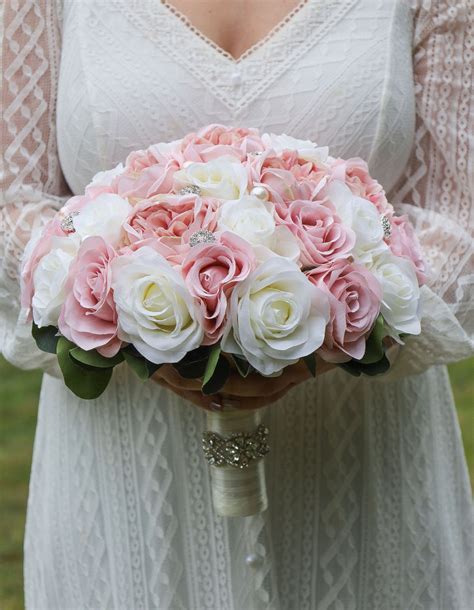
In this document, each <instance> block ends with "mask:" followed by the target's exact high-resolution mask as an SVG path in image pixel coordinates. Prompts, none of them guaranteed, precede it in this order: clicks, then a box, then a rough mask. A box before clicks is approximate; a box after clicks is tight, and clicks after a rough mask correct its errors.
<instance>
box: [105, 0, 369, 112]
mask: <svg viewBox="0 0 474 610" xmlns="http://www.w3.org/2000/svg"><path fill="white" fill-rule="evenodd" d="M359 1H360V0H307V1H306V2H304V3H303V2H300V3H299V4H298V5H297V6H296V7H295V9H293V10H292V11H291V12H290V13H289V15H288V16H287V17H285V18H284V19H283V20H282V21H281V22H280V23H279V24H277V25H276V26H275V27H274V28H273V29H272V30H271V31H270V32H269V33H268V34H267V35H266V36H265V37H264V38H263V39H262V40H260V41H259V42H257V43H256V44H254V45H252V47H251V48H250V49H248V50H247V51H246V52H245V53H244V54H243V55H241V56H240V58H238V59H237V60H236V59H235V58H233V57H232V55H230V54H229V53H227V52H226V51H223V50H222V49H221V48H220V47H219V46H218V45H216V44H215V43H214V42H212V40H210V39H206V37H203V36H201V34H200V33H199V31H197V30H196V29H195V28H194V30H192V29H190V27H189V26H188V25H187V24H186V23H185V19H186V18H185V16H183V17H184V19H183V18H181V17H180V16H179V14H178V13H177V12H173V9H174V7H171V8H169V6H168V5H166V4H165V3H164V2H162V1H161V0H110V2H111V3H113V4H114V5H116V6H117V8H118V9H119V10H120V11H121V12H123V14H124V15H125V16H126V17H127V19H128V20H129V21H130V22H132V23H133V24H134V25H135V26H136V28H137V31H138V32H139V35H140V36H145V37H146V38H148V39H149V40H151V41H152V43H153V44H154V45H156V47H157V48H159V49H161V50H162V52H163V53H164V54H165V56H166V58H167V59H169V60H173V61H175V62H176V65H177V66H179V69H180V70H184V71H185V72H186V73H187V74H188V76H186V77H184V76H183V78H190V76H189V75H192V76H193V77H194V78H195V79H197V80H198V81H199V83H200V87H201V88H202V89H206V90H208V91H210V92H212V93H213V95H215V97H216V98H217V99H219V100H220V101H221V102H222V103H223V104H225V106H226V107H227V108H228V109H229V111H230V113H232V116H235V117H236V116H237V115H238V114H239V113H241V112H243V111H244V109H245V108H246V107H247V106H248V105H249V104H250V103H251V102H252V101H253V100H254V99H256V98H258V97H259V96H260V95H262V94H263V93H264V91H265V89H266V88H267V87H269V86H271V85H272V83H275V82H276V81H277V79H278V77H279V76H280V75H281V74H283V73H284V72H285V71H287V70H288V69H289V68H290V67H291V66H292V65H293V64H294V62H295V61H296V60H297V58H298V57H301V56H302V55H304V54H305V53H308V52H309V50H310V49H311V48H313V47H314V46H315V45H317V44H319V41H320V40H321V39H322V38H323V37H324V36H325V35H326V34H327V32H328V31H329V30H331V29H332V28H333V27H334V26H335V24H336V23H338V21H339V20H340V19H342V18H343V16H344V15H345V14H346V13H347V12H348V11H349V10H350V9H351V7H353V6H354V5H355V4H356V3H357V2H359ZM192 27H193V26H191V28H192Z"/></svg>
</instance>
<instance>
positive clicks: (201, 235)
mask: <svg viewBox="0 0 474 610" xmlns="http://www.w3.org/2000/svg"><path fill="white" fill-rule="evenodd" d="M215 241H216V237H215V235H214V233H211V232H210V231H206V230H205V229H200V230H199V231H196V232H195V233H193V234H192V235H191V237H190V238H189V245H190V246H191V248H193V247H194V246H197V245H199V244H213V243H214V242H215Z"/></svg>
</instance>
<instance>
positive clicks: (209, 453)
mask: <svg viewBox="0 0 474 610" xmlns="http://www.w3.org/2000/svg"><path fill="white" fill-rule="evenodd" d="M202 448H203V451H204V455H205V456H206V459H207V461H208V462H209V464H210V465H211V466H225V465H226V464H227V465H228V466H233V467H234V468H248V466H249V465H250V464H251V462H253V461H255V460H258V459H260V458H262V457H264V456H265V455H266V454H267V453H268V452H269V451H270V447H269V445H268V428H267V427H266V426H264V425H263V424H260V425H259V426H258V427H257V429H256V430H255V432H234V433H233V434H230V435H229V436H227V437H226V436H221V435H220V434H217V433H215V432H204V434H203V436H202Z"/></svg>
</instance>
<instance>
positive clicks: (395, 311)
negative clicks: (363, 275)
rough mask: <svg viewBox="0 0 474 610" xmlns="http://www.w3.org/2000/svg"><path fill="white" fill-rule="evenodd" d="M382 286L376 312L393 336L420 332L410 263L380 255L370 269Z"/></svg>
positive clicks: (415, 283)
mask: <svg viewBox="0 0 474 610" xmlns="http://www.w3.org/2000/svg"><path fill="white" fill-rule="evenodd" d="M371 271H372V273H373V274H374V276H375V277H376V278H377V280H378V281H379V283H380V285H381V286H382V292H383V296H382V305H381V308H380V313H381V314H382V315H383V317H384V319H385V321H386V322H387V324H388V325H389V326H390V327H391V328H392V329H394V330H395V331H396V332H397V333H408V334H410V335H418V334H419V333H420V330H421V328H420V317H421V316H420V287H419V284H418V279H417V277H416V273H415V269H414V267H413V265H412V263H411V262H410V261H408V260H407V259H405V258H401V257H399V256H394V255H393V254H392V253H391V252H390V251H387V252H384V253H383V254H382V255H381V256H379V257H378V258H377V259H376V260H375V261H374V265H373V267H372V268H371Z"/></svg>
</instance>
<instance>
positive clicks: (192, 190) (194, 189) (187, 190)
mask: <svg viewBox="0 0 474 610" xmlns="http://www.w3.org/2000/svg"><path fill="white" fill-rule="evenodd" d="M179 194H180V195H200V194H201V189H200V188H199V187H198V186H197V185H196V184H188V186H184V187H183V188H182V189H181V190H180V191H179Z"/></svg>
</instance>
